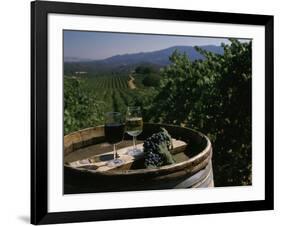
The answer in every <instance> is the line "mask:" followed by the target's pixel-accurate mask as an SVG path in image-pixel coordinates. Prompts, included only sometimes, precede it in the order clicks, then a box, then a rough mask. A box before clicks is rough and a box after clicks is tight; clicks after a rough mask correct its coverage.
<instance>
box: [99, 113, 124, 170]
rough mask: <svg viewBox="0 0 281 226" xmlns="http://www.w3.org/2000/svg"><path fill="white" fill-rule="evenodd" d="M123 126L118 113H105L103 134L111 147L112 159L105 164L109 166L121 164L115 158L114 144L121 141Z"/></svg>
mask: <svg viewBox="0 0 281 226" xmlns="http://www.w3.org/2000/svg"><path fill="white" fill-rule="evenodd" d="M124 131H125V124H124V119H123V116H122V114H121V113H120V112H107V113H106V114H105V125H104V133H105V139H106V141H107V142H108V143H110V144H112V145H113V156H114V159H113V160H111V161H109V162H107V165H109V166H115V165H120V164H122V163H123V161H122V160H121V159H119V158H118V156H117V150H116V144H118V143H120V142H121V141H122V140H123V136H124Z"/></svg>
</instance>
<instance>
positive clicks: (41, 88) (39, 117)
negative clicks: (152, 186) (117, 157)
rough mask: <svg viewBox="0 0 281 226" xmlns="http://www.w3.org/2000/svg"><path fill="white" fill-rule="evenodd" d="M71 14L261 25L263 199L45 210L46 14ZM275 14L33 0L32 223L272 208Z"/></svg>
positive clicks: (46, 132) (46, 120) (46, 127)
mask: <svg viewBox="0 0 281 226" xmlns="http://www.w3.org/2000/svg"><path fill="white" fill-rule="evenodd" d="M50 13H57V14H75V15H96V16H114V17H123V18H126V17H127V18H147V19H162V20H177V21H200V22H214V23H226V24H248V25H262V26H264V27H265V150H266V151H265V199H264V200H257V201H242V202H225V203H206V204H191V205H174V206H157V207H142V208H125V209H107V210H90V211H73V212H55V213H50V212H48V192H47V191H48V190H47V189H48V180H47V178H48V177H47V176H48V173H47V157H48V152H47V150H48V142H47V141H48V73H47V69H48V68H47V65H48V58H47V53H48V51H47V50H48V46H47V43H48V42H47V41H48V34H47V28H48V19H47V17H48V14H50ZM273 84H274V82H273V16H268V15H250V14H238V13H222V12H205V11H189V10H175V9H157V8H142V7H125V6H113V5H110V6H109V5H94V4H80V3H62V2H44V1H35V2H32V3H31V223H32V224H50V223H69V222H85V221H100V220H115V219H132V218H148V217H166V216H180V215H191V214H210V213H226V212H241V211H257V210H272V209H273V208H274V186H273V183H274V181H273V178H274V174H273V168H274V166H273Z"/></svg>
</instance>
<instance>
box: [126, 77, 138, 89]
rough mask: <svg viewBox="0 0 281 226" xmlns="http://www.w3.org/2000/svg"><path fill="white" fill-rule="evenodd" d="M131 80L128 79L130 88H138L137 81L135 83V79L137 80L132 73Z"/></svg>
mask: <svg viewBox="0 0 281 226" xmlns="http://www.w3.org/2000/svg"><path fill="white" fill-rule="evenodd" d="M129 78H130V79H129V80H128V87H129V88H130V89H136V88H137V87H136V85H135V83H134V81H135V78H134V77H133V76H132V75H129Z"/></svg>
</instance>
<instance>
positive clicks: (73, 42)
mask: <svg viewBox="0 0 281 226" xmlns="http://www.w3.org/2000/svg"><path fill="white" fill-rule="evenodd" d="M222 42H224V43H229V41H228V40H227V39H225V38H207V37H191V36H170V35H169V36H168V35H146V34H129V33H111V32H93V31H64V57H75V58H81V59H94V60H96V59H104V58H108V57H111V56H114V55H117V54H126V53H138V52H151V51H155V50H160V49H165V48H168V47H171V46H176V45H189V46H195V45H198V46H201V45H220V44H221V43H222Z"/></svg>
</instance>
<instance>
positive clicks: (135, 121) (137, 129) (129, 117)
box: [126, 106, 143, 156]
mask: <svg viewBox="0 0 281 226" xmlns="http://www.w3.org/2000/svg"><path fill="white" fill-rule="evenodd" d="M142 130H143V120H142V114H141V109H140V107H139V106H135V107H128V108H127V113H126V132H127V133H128V134H129V135H130V136H132V137H133V149H130V150H128V152H127V154H128V155H131V156H137V155H140V154H142V151H141V149H138V148H137V145H136V143H137V136H138V135H140V134H141V133H142Z"/></svg>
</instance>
